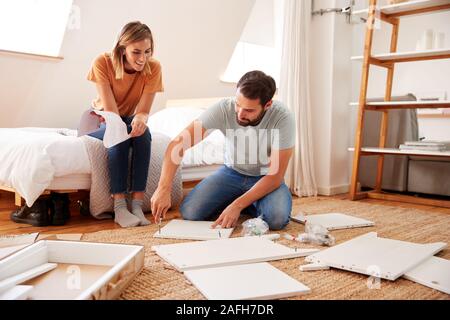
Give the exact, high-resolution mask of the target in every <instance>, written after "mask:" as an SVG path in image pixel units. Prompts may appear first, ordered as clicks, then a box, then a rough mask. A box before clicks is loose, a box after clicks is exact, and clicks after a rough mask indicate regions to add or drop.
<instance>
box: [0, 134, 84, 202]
mask: <svg viewBox="0 0 450 320" xmlns="http://www.w3.org/2000/svg"><path fill="white" fill-rule="evenodd" d="M83 173H90V163H89V159H88V156H87V153H86V150H85V148H84V145H83V143H82V141H81V140H80V139H78V138H77V137H76V131H73V130H67V129H40V128H19V129H0V184H2V185H5V186H8V187H12V188H14V189H15V190H17V192H19V193H20V195H21V196H22V197H23V198H24V199H25V201H26V203H27V205H29V206H31V205H32V204H33V203H34V201H35V200H36V199H37V198H38V197H39V196H40V195H41V193H42V192H43V191H44V190H45V189H46V188H47V187H48V186H49V184H50V182H51V181H52V180H53V178H55V177H60V176H64V175H67V174H83Z"/></svg>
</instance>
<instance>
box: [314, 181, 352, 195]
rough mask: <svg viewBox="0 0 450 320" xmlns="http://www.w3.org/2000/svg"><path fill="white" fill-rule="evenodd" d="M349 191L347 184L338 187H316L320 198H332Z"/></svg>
mask: <svg viewBox="0 0 450 320" xmlns="http://www.w3.org/2000/svg"><path fill="white" fill-rule="evenodd" d="M349 190H350V185H349V184H342V185H339V186H330V187H318V188H317V192H318V194H319V195H320V196H334V195H337V194H343V193H348V191H349Z"/></svg>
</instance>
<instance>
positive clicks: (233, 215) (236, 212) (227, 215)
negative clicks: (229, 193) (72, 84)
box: [211, 204, 241, 229]
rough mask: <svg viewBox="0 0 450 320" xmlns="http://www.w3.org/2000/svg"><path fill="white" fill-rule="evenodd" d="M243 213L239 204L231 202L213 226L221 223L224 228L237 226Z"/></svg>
mask: <svg viewBox="0 0 450 320" xmlns="http://www.w3.org/2000/svg"><path fill="white" fill-rule="evenodd" d="M240 215H241V209H240V208H238V207H237V206H235V205H233V204H230V205H229V206H228V207H227V208H226V209H225V210H224V211H223V212H222V214H221V215H220V216H219V218H218V219H217V220H216V221H215V222H214V223H213V225H212V226H211V228H215V227H216V226H218V225H220V226H221V227H222V228H226V229H229V228H233V227H235V226H236V223H237V221H238V220H239V216H240Z"/></svg>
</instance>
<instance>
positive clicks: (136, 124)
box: [130, 115, 147, 138]
mask: <svg viewBox="0 0 450 320" xmlns="http://www.w3.org/2000/svg"><path fill="white" fill-rule="evenodd" d="M145 118H146V117H141V116H139V115H136V116H135V117H134V119H133V121H131V129H132V130H131V132H130V137H131V138H135V137H140V136H142V135H143V134H144V132H145V130H147V123H146V121H145V120H146V119H145Z"/></svg>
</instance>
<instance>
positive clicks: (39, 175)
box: [0, 108, 224, 206]
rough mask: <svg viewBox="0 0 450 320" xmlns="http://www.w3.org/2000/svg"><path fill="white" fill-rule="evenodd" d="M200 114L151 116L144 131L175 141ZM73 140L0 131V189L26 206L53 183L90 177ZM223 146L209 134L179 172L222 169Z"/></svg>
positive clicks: (63, 133) (68, 135)
mask: <svg viewBox="0 0 450 320" xmlns="http://www.w3.org/2000/svg"><path fill="white" fill-rule="evenodd" d="M201 112H202V110H201V109H195V108H169V109H164V110H162V111H160V112H158V113H156V114H154V115H152V116H151V117H150V118H149V122H148V125H149V128H150V131H151V132H156V131H157V132H161V133H164V134H166V135H168V136H169V137H171V138H174V137H175V136H176V135H177V134H178V133H179V132H180V131H181V130H182V129H183V128H185V127H186V126H187V125H188V124H189V123H190V122H191V121H193V120H195V119H196V118H197V117H198V116H199V115H200V114H201ZM76 134H77V132H76V130H69V129H51V128H16V129H1V128H0V185H4V186H8V187H12V188H14V189H15V190H16V191H17V192H19V193H20V195H21V196H22V197H23V198H24V199H25V201H26V203H27V205H29V206H31V205H32V204H33V203H34V201H35V200H36V199H37V198H38V197H39V196H40V195H41V194H42V192H43V191H44V190H45V189H48V188H49V187H50V186H51V184H52V182H53V181H54V180H55V179H57V178H59V177H65V176H70V175H72V176H76V175H89V174H90V173H91V167H90V162H89V158H88V155H87V152H86V149H85V147H84V144H83V142H82V140H81V139H79V138H77V137H76ZM223 145H224V137H223V135H222V133H221V132H219V131H215V132H213V133H212V134H210V135H209V136H208V137H207V138H206V139H205V140H204V141H203V142H202V143H200V144H199V145H197V146H195V147H194V148H192V149H191V150H188V151H187V152H186V154H185V157H184V158H183V162H182V167H183V168H192V167H198V166H205V165H217V164H222V163H223V148H224V147H223ZM84 180H86V179H84ZM84 180H83V181H84ZM74 189H76V188H74Z"/></svg>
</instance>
